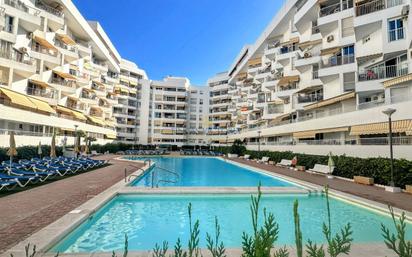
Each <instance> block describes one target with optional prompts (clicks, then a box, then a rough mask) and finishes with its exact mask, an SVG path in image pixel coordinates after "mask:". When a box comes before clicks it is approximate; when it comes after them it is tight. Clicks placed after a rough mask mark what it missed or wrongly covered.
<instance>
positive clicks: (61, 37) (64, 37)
mask: <svg viewBox="0 0 412 257" xmlns="http://www.w3.org/2000/svg"><path fill="white" fill-rule="evenodd" d="M56 36H57V38H58V39H59V40H60V41H62V42H63V43H65V44H66V45H71V46H73V45H76V41H74V40H73V39H72V38H71V37H70V36H69V35H67V34H59V33H56Z"/></svg>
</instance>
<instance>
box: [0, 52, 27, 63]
mask: <svg viewBox="0 0 412 257" xmlns="http://www.w3.org/2000/svg"><path fill="white" fill-rule="evenodd" d="M0 58H5V59H9V60H12V61H15V62H20V63H24V64H27V65H34V64H35V61H34V59H33V58H31V57H28V56H26V55H24V54H22V53H20V52H18V51H16V50H14V49H0Z"/></svg>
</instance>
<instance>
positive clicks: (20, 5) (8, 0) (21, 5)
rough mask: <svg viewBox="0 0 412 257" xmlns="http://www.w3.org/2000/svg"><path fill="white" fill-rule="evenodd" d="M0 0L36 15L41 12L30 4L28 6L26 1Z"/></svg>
mask: <svg viewBox="0 0 412 257" xmlns="http://www.w3.org/2000/svg"><path fill="white" fill-rule="evenodd" d="M0 2H2V3H4V4H6V5H8V6H11V7H13V8H16V9H18V10H20V11H23V12H25V13H30V14H33V15H35V16H37V15H39V14H40V11H39V10H37V9H35V8H32V7H30V6H27V5H26V4H25V3H24V2H22V1H20V0H2V1H0Z"/></svg>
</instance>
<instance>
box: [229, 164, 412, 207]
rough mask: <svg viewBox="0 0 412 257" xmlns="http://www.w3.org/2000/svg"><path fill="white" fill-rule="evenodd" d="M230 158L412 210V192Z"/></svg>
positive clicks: (275, 172)
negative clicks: (385, 188) (396, 191)
mask: <svg viewBox="0 0 412 257" xmlns="http://www.w3.org/2000/svg"><path fill="white" fill-rule="evenodd" d="M230 160H231V161H235V162H238V163H242V164H246V165H249V166H252V167H255V168H259V169H262V170H266V171H269V172H271V173H274V174H279V175H282V176H286V177H290V178H293V179H297V180H301V181H305V182H309V183H312V184H316V185H320V186H324V185H329V188H331V189H334V190H337V191H340V192H343V193H347V194H351V195H355V196H359V197H362V198H365V199H368V200H371V201H375V202H379V203H381V204H385V205H391V206H393V207H396V208H399V209H402V210H406V211H408V212H412V194H407V193H390V192H386V191H385V190H384V188H381V187H376V186H366V185H361V184H356V183H354V182H351V181H346V180H343V179H328V178H327V177H326V176H323V175H317V174H311V173H307V172H302V171H295V170H291V169H287V168H281V167H276V166H274V165H270V164H262V163H256V162H255V161H251V160H244V159H239V158H234V159H230Z"/></svg>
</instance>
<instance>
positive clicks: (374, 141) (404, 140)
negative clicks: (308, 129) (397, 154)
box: [294, 136, 412, 145]
mask: <svg viewBox="0 0 412 257" xmlns="http://www.w3.org/2000/svg"><path fill="white" fill-rule="evenodd" d="M392 143H393V144H394V145H411V144H412V137H410V136H405V137H393V138H392ZM294 144H295V142H294ZM299 144H308V145H389V138H388V137H375V138H359V139H350V140H345V139H322V140H299Z"/></svg>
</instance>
